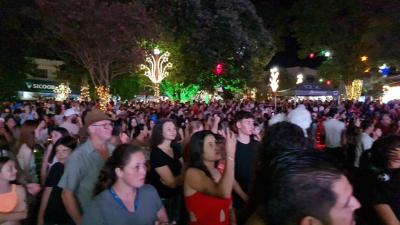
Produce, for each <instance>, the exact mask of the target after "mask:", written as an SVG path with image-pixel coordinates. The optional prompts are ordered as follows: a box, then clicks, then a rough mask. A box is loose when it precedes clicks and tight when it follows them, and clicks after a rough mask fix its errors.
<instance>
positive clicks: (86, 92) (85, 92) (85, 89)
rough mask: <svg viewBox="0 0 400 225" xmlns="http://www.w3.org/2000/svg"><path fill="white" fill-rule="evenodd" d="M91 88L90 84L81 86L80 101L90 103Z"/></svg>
mask: <svg viewBox="0 0 400 225" xmlns="http://www.w3.org/2000/svg"><path fill="white" fill-rule="evenodd" d="M90 100H91V99H90V87H89V84H84V85H82V86H81V94H80V96H79V101H81V102H83V101H90Z"/></svg>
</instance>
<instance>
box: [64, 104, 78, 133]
mask: <svg viewBox="0 0 400 225" xmlns="http://www.w3.org/2000/svg"><path fill="white" fill-rule="evenodd" d="M64 118H65V120H64V122H63V123H62V124H61V125H60V127H63V128H65V129H67V131H68V132H69V134H70V135H71V136H72V137H77V136H78V133H79V125H78V124H79V123H78V112H77V111H76V110H75V109H74V108H69V109H67V110H66V111H65V112H64Z"/></svg>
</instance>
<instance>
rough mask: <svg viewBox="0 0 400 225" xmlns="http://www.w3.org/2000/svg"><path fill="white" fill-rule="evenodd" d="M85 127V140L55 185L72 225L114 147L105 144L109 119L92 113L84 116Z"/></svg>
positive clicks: (90, 198)
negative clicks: (60, 190)
mask: <svg viewBox="0 0 400 225" xmlns="http://www.w3.org/2000/svg"><path fill="white" fill-rule="evenodd" d="M85 127H86V129H87V131H88V134H89V137H88V139H87V141H86V142H84V143H83V144H82V145H80V146H79V147H78V148H77V149H76V150H75V151H73V153H72V154H71V156H70V158H69V159H68V161H67V163H66V166H65V171H64V174H63V176H62V178H61V180H60V182H59V183H58V186H59V187H61V188H62V189H63V192H62V200H63V203H64V205H65V208H66V210H67V212H68V214H69V215H70V216H71V218H72V219H73V220H74V222H75V223H76V224H79V223H80V221H81V218H82V213H84V212H85V210H86V209H87V208H88V206H89V204H90V202H91V200H92V196H93V189H94V186H95V183H96V181H97V178H98V175H99V172H100V170H101V168H102V167H103V165H104V162H105V160H106V159H107V158H108V157H109V156H110V155H111V153H112V151H113V150H114V146H112V145H111V144H109V142H108V141H109V140H110V138H111V131H112V128H113V124H112V122H111V120H110V118H109V117H108V116H107V115H106V114H105V113H103V112H102V111H99V110H92V111H90V112H88V113H87V114H86V116H85Z"/></svg>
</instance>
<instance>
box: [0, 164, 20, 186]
mask: <svg viewBox="0 0 400 225" xmlns="http://www.w3.org/2000/svg"><path fill="white" fill-rule="evenodd" d="M0 179H2V180H6V181H13V180H15V179H17V167H16V164H15V162H14V161H12V160H8V161H7V162H6V163H4V165H3V167H1V169H0Z"/></svg>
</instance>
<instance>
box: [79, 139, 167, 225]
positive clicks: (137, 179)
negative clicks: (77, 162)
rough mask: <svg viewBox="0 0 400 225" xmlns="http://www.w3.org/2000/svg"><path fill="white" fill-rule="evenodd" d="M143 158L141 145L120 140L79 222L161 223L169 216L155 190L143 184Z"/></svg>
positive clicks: (88, 223)
mask: <svg viewBox="0 0 400 225" xmlns="http://www.w3.org/2000/svg"><path fill="white" fill-rule="evenodd" d="M145 177H146V160H145V158H144V154H143V152H142V151H141V150H140V148H138V147H136V146H133V145H128V144H122V145H119V146H118V147H117V148H116V149H115V150H114V152H113V154H112V156H111V157H110V158H108V160H107V162H106V164H105V165H104V167H103V169H102V170H101V172H100V175H99V180H98V183H97V185H96V188H95V194H96V195H97V196H96V197H95V198H94V199H93V202H92V204H91V206H90V207H89V209H88V210H87V211H86V212H85V214H84V215H83V219H82V223H81V224H82V225H93V224H102V225H113V224H131V225H136V224H143V225H144V224H155V223H156V222H160V223H161V224H163V223H166V222H168V217H167V214H166V212H165V209H164V207H163V205H162V203H161V200H160V197H159V195H158V194H157V191H156V190H155V189H154V187H152V186H151V185H147V184H144V181H145Z"/></svg>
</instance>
